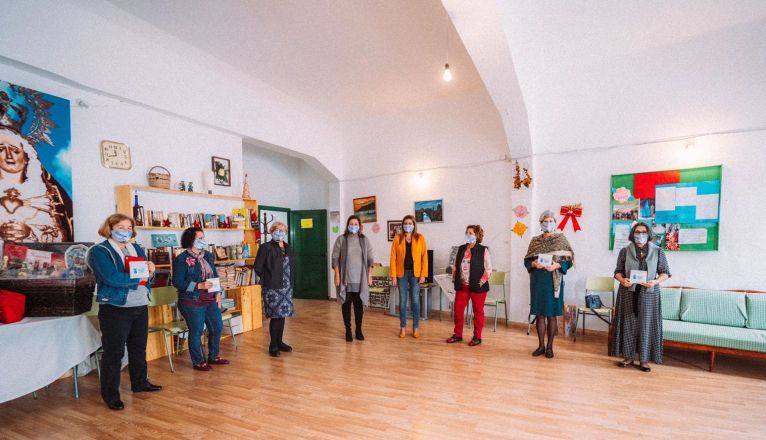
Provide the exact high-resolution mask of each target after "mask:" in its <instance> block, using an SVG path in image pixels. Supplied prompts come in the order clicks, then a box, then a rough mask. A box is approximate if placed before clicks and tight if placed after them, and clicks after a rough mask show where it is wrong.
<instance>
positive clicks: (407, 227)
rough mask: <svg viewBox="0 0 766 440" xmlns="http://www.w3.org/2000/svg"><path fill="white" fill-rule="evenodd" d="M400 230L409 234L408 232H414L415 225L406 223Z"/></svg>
mask: <svg viewBox="0 0 766 440" xmlns="http://www.w3.org/2000/svg"><path fill="white" fill-rule="evenodd" d="M402 229H404V232H406V233H408V234H409V233H410V232H412V231H414V230H415V225H412V224H409V223H407V224H405V225H404V226H402Z"/></svg>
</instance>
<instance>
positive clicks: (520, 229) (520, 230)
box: [513, 222, 527, 237]
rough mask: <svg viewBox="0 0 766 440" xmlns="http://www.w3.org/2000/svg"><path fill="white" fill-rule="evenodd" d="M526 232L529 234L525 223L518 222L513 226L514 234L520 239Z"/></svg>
mask: <svg viewBox="0 0 766 440" xmlns="http://www.w3.org/2000/svg"><path fill="white" fill-rule="evenodd" d="M525 232H527V225H526V224H524V223H523V222H516V224H515V225H513V233H514V234H516V235H518V236H519V237H522V236H523V235H524V233H525Z"/></svg>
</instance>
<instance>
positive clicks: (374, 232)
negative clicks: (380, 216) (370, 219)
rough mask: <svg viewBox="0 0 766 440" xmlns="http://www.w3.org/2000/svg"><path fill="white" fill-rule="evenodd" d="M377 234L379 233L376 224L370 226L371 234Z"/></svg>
mask: <svg viewBox="0 0 766 440" xmlns="http://www.w3.org/2000/svg"><path fill="white" fill-rule="evenodd" d="M378 232H380V225H379V224H378V223H375V224H373V225H372V233H373V234H377V233H378Z"/></svg>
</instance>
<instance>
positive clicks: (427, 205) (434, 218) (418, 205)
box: [415, 199, 444, 223]
mask: <svg viewBox="0 0 766 440" xmlns="http://www.w3.org/2000/svg"><path fill="white" fill-rule="evenodd" d="M415 221H416V222H418V223H434V222H443V221H444V203H443V201H442V200H441V199H439V200H425V201H422V202H415Z"/></svg>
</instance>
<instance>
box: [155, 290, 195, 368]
mask: <svg viewBox="0 0 766 440" xmlns="http://www.w3.org/2000/svg"><path fill="white" fill-rule="evenodd" d="M177 297H178V294H177V291H176V289H175V288H174V287H157V288H155V289H152V294H151V299H150V300H149V305H150V306H170V307H171V309H172V310H173V317H174V319H173V321H171V322H168V323H164V324H154V325H150V326H149V331H150V332H162V336H163V337H162V342H163V343H164V345H165V353H166V354H167V356H168V364H169V365H170V371H171V372H172V373H175V371H176V370H175V368H174V367H173V356H172V353H171V351H170V347H171V346H172V345H173V344H172V339H171V338H172V337H173V336H178V337H181V336H182V335H184V334H186V333H187V332H188V331H189V327H188V326H187V325H186V322H185V321H184V320H183V319H180V318H179V317H178V311H177V309H176V300H177Z"/></svg>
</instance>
